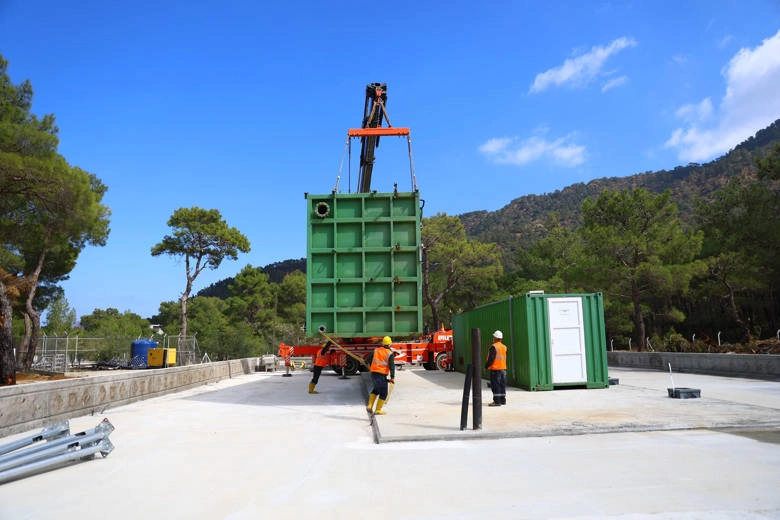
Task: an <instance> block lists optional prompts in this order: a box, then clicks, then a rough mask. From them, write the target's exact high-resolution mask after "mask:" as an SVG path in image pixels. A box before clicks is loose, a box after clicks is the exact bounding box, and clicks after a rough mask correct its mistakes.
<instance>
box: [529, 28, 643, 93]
mask: <svg viewBox="0 0 780 520" xmlns="http://www.w3.org/2000/svg"><path fill="white" fill-rule="evenodd" d="M634 46H636V41H635V40H634V39H633V38H626V37H623V38H618V39H617V40H615V41H613V42H612V43H610V44H609V45H607V46H606V47H601V46H597V47H593V48H591V50H590V52H588V53H586V54H583V55H581V56H577V57H576V58H569V59H567V60H566V61H564V62H563V65H561V66H559V67H555V68H552V69H549V70H547V71H545V72H542V73H540V74H537V75H536V78H535V79H534V83H533V85H531V93H536V92H543V91H544V90H547V89H548V88H549V87H551V86H560V85H567V84H568V85H575V86H581V85H587V84H588V83H590V82H592V81H593V80H594V79H595V78H596V77H598V76H599V74H600V73H601V69H602V68H603V67H604V64H605V63H606V61H607V59H608V58H609V57H610V56H612V55H613V54H616V53H618V52H620V51H622V50H623V49H626V48H628V47H634Z"/></svg>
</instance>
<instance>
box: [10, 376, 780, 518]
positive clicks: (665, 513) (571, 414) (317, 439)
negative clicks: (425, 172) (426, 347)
mask: <svg viewBox="0 0 780 520" xmlns="http://www.w3.org/2000/svg"><path fill="white" fill-rule="evenodd" d="M610 376H611V377H617V378H618V379H619V382H620V383H619V385H617V386H613V387H611V388H609V389H599V390H577V389H573V390H555V391H552V392H526V391H524V390H519V389H511V391H510V392H509V396H508V405H507V406H506V407H497V408H489V407H487V406H485V407H484V408H483V425H482V429H481V430H471V429H467V430H463V431H461V430H460V405H461V399H462V394H463V381H464V376H463V375H462V374H457V373H442V372H427V371H423V370H418V369H412V370H409V369H406V370H403V371H399V372H398V373H397V377H396V381H397V387H396V388H395V390H394V393H393V395H392V396H391V398H390V400H389V402H388V404H387V406H386V410H387V412H388V415H385V416H381V417H377V418H375V419H376V420H375V421H374V423H373V425H372V423H371V421H370V420H369V417H368V416H367V414H366V411H365V408H364V406H365V404H364V403H365V392H366V390H365V385H364V379H363V378H362V377H361V376H355V377H351V378H349V379H347V380H343V379H340V378H339V377H338V376H337V375H335V374H332V373H329V372H326V373H324V374H323V376H322V377H321V379H320V384H319V385H318V387H317V389H318V390H319V391H320V392H321V393H320V394H318V395H309V394H308V393H306V389H307V384H308V382H309V380H310V378H311V374H310V373H309V372H307V371H296V372H294V373H293V375H292V377H284V376H283V374H282V373H279V372H277V373H262V372H260V373H254V374H249V375H245V376H240V377H236V378H233V379H227V380H222V381H219V382H217V383H213V384H209V385H206V386H202V387H198V388H193V389H189V390H185V391H183V392H179V393H176V394H169V395H165V396H162V397H158V398H154V399H149V400H146V401H140V402H136V403H133V404H129V405H125V406H121V407H118V408H115V409H109V410H106V411H105V412H104V413H103V414H98V415H94V416H87V417H80V418H77V419H72V420H71V421H70V426H71V431H72V432H77V431H83V430H86V429H90V428H93V427H94V426H96V425H97V424H98V423H99V422H100V421H101V420H103V419H104V418H107V419H108V420H109V421H110V422H111V423H112V424H113V425H114V426H115V427H116V430H115V431H114V432H113V433H112V434H111V436H110V439H111V442H112V443H113V444H114V446H115V450H114V451H113V452H112V453H110V454H109V455H108V456H107V457H106V458H101V457H100V456H98V457H97V458H96V459H95V460H91V461H86V462H82V463H79V464H76V465H72V466H67V467H63V468H60V469H56V470H53V471H49V472H46V473H42V474H39V475H34V476H31V477H27V478H24V479H20V480H16V481H13V482H8V483H6V484H3V485H0V519H6V518H9V519H11V518H12V519H15V520H18V519H36V520H37V519H44V520H46V519H55V518H56V519H63V518H78V519H81V520H89V519H93V518H94V519H101V520H103V519H104V518H106V517H109V518H112V519H137V518H147V519H156V518H161V519H162V518H165V519H171V518H176V519H178V518H182V519H193V520H196V519H255V518H266V517H268V518H275V519H287V518H290V519H294V518H302V517H316V518H319V519H331V518H334V519H335V518H340V519H349V518H362V517H365V516H366V515H370V516H371V517H372V518H377V519H382V518H388V519H389V518H392V519H432V518H439V519H471V518H474V519H476V518H480V519H484V518H485V517H493V518H550V519H563V518H567V519H574V518H577V519H596V518H600V519H603V518H613V519H627V518H643V519H645V518H652V519H654V520H655V519H672V518H674V519H678V518H683V519H694V518H708V519H709V518H716V519H720V518H722V519H768V518H780V493H778V492H777V490H778V489H780V383H778V382H767V381H756V380H748V379H735V378H721V377H715V376H698V375H692V374H684V375H675V376H674V378H675V380H674V382H675V384H676V386H677V387H696V388H700V389H701V395H702V397H701V398H700V399H687V400H679V399H670V398H668V397H666V388H667V387H668V386H670V380H669V375H668V373H664V372H646V371H639V370H628V369H610ZM42 384H45V383H42ZM482 388H483V403H484V404H485V405H487V403H488V402H490V400H491V393H490V390H489V389H488V388H486V386H485V383H484V381H483V382H482ZM471 426H472V416H471V410H469V420H468V428H471ZM375 428H376V429H375ZM38 431H39V430H35V431H33V432H29V433H37V432H38ZM20 436H21V435H19V436H13V437H6V438H3V439H0V444H5V443H7V442H10V441H12V440H14V439H15V438H18V437H20ZM375 438H376V439H378V440H380V441H381V442H380V443H379V444H376V443H375ZM377 504H378V505H377Z"/></svg>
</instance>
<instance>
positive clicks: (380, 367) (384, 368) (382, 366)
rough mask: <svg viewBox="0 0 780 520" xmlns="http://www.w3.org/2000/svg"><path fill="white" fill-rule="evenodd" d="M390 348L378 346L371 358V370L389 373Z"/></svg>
mask: <svg viewBox="0 0 780 520" xmlns="http://www.w3.org/2000/svg"><path fill="white" fill-rule="evenodd" d="M389 360H390V349H389V348H385V347H377V348H376V349H375V350H374V357H373V359H372V360H371V371H372V372H378V373H380V374H384V375H387V374H389V373H390V361H389Z"/></svg>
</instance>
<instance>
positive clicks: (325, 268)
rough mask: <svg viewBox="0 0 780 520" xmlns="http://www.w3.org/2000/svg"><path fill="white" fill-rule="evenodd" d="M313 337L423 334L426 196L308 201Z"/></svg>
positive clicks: (338, 196)
mask: <svg viewBox="0 0 780 520" xmlns="http://www.w3.org/2000/svg"><path fill="white" fill-rule="evenodd" d="M306 203H307V206H306V207H307V214H306V215H307V216H306V221H307V229H308V232H307V239H306V240H307V247H306V261H307V268H306V289H307V290H306V331H307V334H308V335H310V336H316V335H317V334H318V330H319V329H320V327H324V328H325V330H326V331H327V332H328V334H329V335H332V336H337V337H342V338H356V337H373V336H392V337H395V336H409V335H417V334H420V333H422V331H423V317H422V287H421V280H422V270H421V264H420V224H421V218H422V209H421V207H420V194H419V192H417V191H414V192H407V193H402V192H393V193H375V192H369V193H350V194H341V193H329V194H326V195H311V194H308V193H307V194H306Z"/></svg>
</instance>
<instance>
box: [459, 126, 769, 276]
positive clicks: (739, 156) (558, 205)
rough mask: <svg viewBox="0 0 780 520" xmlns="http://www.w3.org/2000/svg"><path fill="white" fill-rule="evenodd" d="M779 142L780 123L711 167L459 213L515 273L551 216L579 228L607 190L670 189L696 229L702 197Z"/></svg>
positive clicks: (610, 180) (594, 184) (604, 181)
mask: <svg viewBox="0 0 780 520" xmlns="http://www.w3.org/2000/svg"><path fill="white" fill-rule="evenodd" d="M778 142H780V119H778V120H777V121H775V122H774V123H773V124H772V125H770V126H769V127H767V128H765V129H764V130H761V131H759V132H758V133H757V134H756V135H755V136H754V137H751V138H749V139H747V140H746V141H744V142H743V143H741V144H740V145H738V146H737V147H735V148H734V149H733V150H732V151H730V152H729V153H727V154H726V155H724V156H723V157H720V158H718V159H716V160H714V161H711V162H709V163H706V164H696V163H691V164H688V165H686V166H678V167H676V168H674V169H673V170H661V171H658V172H644V173H638V174H635V175H628V176H625V177H603V178H599V179H594V180H592V181H590V182H588V183H587V184H586V183H577V184H573V185H571V186H568V187H566V188H564V189H562V190H556V191H555V192H553V193H546V194H542V195H524V196H522V197H518V198H516V199H514V200H513V201H512V202H510V203H509V204H507V205H506V206H505V207H503V208H501V209H499V210H497V211H493V212H489V211H474V212H471V213H465V214H462V215H459V218H460V220H461V222H463V226H464V227H465V228H466V234H467V235H468V236H469V238H473V239H476V240H479V241H481V242H495V243H496V244H499V245H500V247H501V249H502V252H503V263H504V267H505V268H507V269H509V270H513V269H514V268H515V267H516V256H517V251H518V250H520V249H523V248H527V247H528V246H530V245H531V244H533V243H534V242H536V241H537V240H538V239H539V238H541V237H542V236H543V234H544V225H545V222H546V221H547V218H548V217H549V215H550V214H551V213H558V215H559V217H560V222H561V224H562V225H563V226H564V227H569V228H571V227H574V226H576V225H579V224H580V223H581V217H582V212H581V207H582V203H583V201H584V200H585V199H586V198H588V197H591V198H594V197H598V196H599V194H600V193H601V192H603V191H604V190H617V191H620V190H624V189H626V188H644V189H647V190H648V191H650V192H651V193H661V192H663V191H664V190H666V189H669V190H670V191H671V195H672V197H671V200H672V201H673V202H674V203H676V204H677V207H678V209H679V212H680V219H681V220H682V221H683V222H684V223H685V224H687V225H689V226H693V214H694V206H695V201H696V199H697V198H704V199H705V200H706V199H707V198H708V197H709V196H710V195H711V194H712V193H713V192H714V191H715V190H718V189H720V188H722V187H724V186H725V185H726V184H727V183H728V181H729V179H730V178H732V177H734V176H739V175H744V174H746V173H747V172H755V170H756V163H755V160H756V158H764V157H766V155H767V153H768V152H769V151H770V150H771V149H772V148H773V146H774V144H776V143H778Z"/></svg>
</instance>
